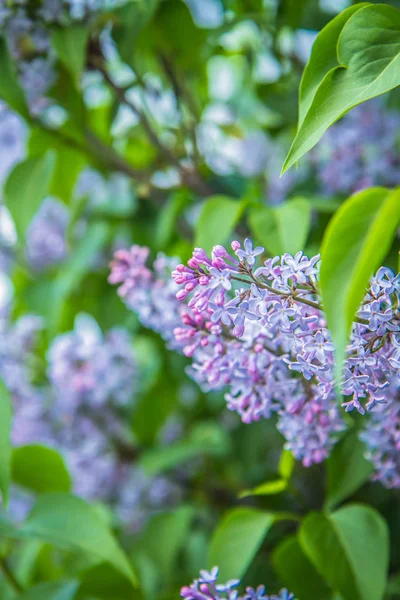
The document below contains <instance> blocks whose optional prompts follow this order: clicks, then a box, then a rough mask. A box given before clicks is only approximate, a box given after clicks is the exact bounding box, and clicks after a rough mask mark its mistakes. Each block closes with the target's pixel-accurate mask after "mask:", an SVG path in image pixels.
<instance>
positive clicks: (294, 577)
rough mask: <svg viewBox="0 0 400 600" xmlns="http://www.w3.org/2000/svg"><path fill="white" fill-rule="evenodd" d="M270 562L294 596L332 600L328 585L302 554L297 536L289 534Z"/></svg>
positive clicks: (312, 599) (313, 599)
mask: <svg viewBox="0 0 400 600" xmlns="http://www.w3.org/2000/svg"><path fill="white" fill-rule="evenodd" d="M272 562H273V565H274V567H275V569H276V571H277V573H278V575H279V578H280V579H281V581H282V583H283V585H284V586H285V587H287V588H288V589H289V590H291V591H292V592H293V593H294V594H296V598H297V597H298V598H307V600H332V594H331V591H330V590H329V587H328V586H327V584H326V583H325V581H324V579H323V578H322V577H321V575H320V574H319V573H318V571H317V570H316V569H315V567H314V565H313V564H312V563H311V562H310V560H309V559H308V558H307V556H306V555H305V554H304V552H303V550H302V549H301V546H300V543H299V540H298V538H297V536H290V537H288V538H286V539H284V540H283V542H281V543H280V544H279V546H277V548H276V549H275V550H274V553H273V555H272Z"/></svg>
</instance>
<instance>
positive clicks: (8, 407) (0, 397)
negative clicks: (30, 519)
mask: <svg viewBox="0 0 400 600" xmlns="http://www.w3.org/2000/svg"><path fill="white" fill-rule="evenodd" d="M11 424H12V403H11V397H10V394H9V393H8V390H7V388H6V386H5V384H4V383H3V381H2V380H1V379H0V491H1V495H2V499H3V503H4V505H5V506H6V505H7V502H8V487H9V485H10V471H11V452H12V447H11V440H10V433H11Z"/></svg>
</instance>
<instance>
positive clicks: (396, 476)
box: [360, 379, 400, 488]
mask: <svg viewBox="0 0 400 600" xmlns="http://www.w3.org/2000/svg"><path fill="white" fill-rule="evenodd" d="M388 393H390V394H391V396H392V402H391V404H388V405H383V406H380V407H379V408H378V410H376V411H373V412H372V414H371V417H370V421H369V423H368V424H367V426H366V428H365V429H364V430H363V431H362V432H361V433H360V438H361V440H362V441H363V442H364V444H365V445H366V447H367V452H366V458H367V459H368V460H370V461H371V462H372V464H373V465H374V474H373V479H374V480H375V481H380V482H381V483H382V484H383V485H384V486H385V487H387V488H400V381H399V379H393V380H392V381H391V382H390V386H389V392H388Z"/></svg>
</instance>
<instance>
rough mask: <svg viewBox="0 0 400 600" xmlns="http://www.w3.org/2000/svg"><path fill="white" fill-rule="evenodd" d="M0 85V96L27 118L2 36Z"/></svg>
mask: <svg viewBox="0 0 400 600" xmlns="http://www.w3.org/2000/svg"><path fill="white" fill-rule="evenodd" d="M0 68H1V85H0V98H2V100H4V101H5V102H6V104H8V106H9V107H10V108H12V109H13V110H15V111H16V112H17V113H19V114H20V115H21V116H22V117H24V118H25V119H29V108H28V105H27V103H26V100H25V95H24V93H23V91H22V88H21V86H20V85H19V82H18V78H17V74H16V72H15V69H14V64H13V61H12V58H11V56H10V53H9V51H8V48H7V43H6V41H5V39H4V37H2V38H0Z"/></svg>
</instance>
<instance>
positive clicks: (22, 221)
mask: <svg viewBox="0 0 400 600" xmlns="http://www.w3.org/2000/svg"><path fill="white" fill-rule="evenodd" d="M55 162H56V155H55V153H54V152H53V151H51V150H50V151H49V152H47V153H46V154H44V155H43V156H41V157H37V158H28V159H27V160H24V161H23V162H21V163H19V164H17V165H16V166H15V167H14V169H13V170H12V171H11V173H10V175H9V176H8V179H7V181H6V183H5V187H4V195H5V199H6V204H7V207H8V208H9V210H10V212H11V215H12V217H13V219H14V222H15V226H16V228H17V232H18V234H19V236H20V237H22V238H23V236H24V235H25V232H26V230H27V228H28V226H29V224H30V222H31V220H32V217H33V216H34V214H35V213H36V211H37V210H38V209H39V207H40V204H41V203H42V200H43V199H44V198H45V196H47V194H48V193H49V189H50V184H51V181H52V177H53V173H54V167H55ZM20 241H21V240H20Z"/></svg>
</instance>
